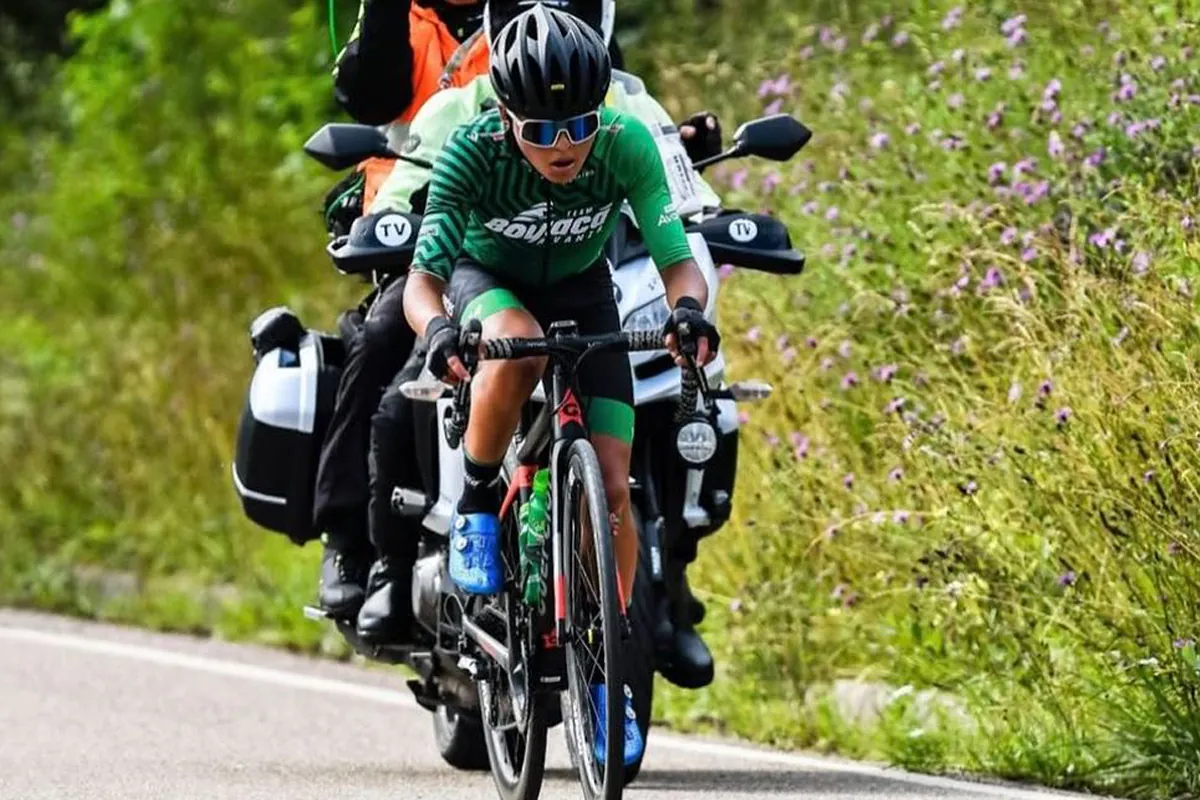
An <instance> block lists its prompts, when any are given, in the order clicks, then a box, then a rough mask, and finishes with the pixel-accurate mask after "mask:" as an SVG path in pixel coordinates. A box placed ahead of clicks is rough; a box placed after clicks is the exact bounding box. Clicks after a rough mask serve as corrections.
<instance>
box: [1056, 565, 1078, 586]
mask: <svg viewBox="0 0 1200 800" xmlns="http://www.w3.org/2000/svg"><path fill="white" fill-rule="evenodd" d="M1058 585H1059V586H1062V587H1064V588H1065V587H1067V586H1074V585H1075V570H1072V569H1069V570H1067V571H1066V572H1064V573H1063V574H1062V575H1059V576H1058Z"/></svg>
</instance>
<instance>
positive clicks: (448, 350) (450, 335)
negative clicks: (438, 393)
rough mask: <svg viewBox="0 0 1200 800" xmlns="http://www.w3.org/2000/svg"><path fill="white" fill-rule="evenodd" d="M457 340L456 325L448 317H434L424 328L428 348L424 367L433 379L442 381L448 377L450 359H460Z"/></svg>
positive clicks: (458, 335)
mask: <svg viewBox="0 0 1200 800" xmlns="http://www.w3.org/2000/svg"><path fill="white" fill-rule="evenodd" d="M459 338H460V331H459V327H458V325H457V324H456V323H455V322H454V321H453V320H451V319H449V318H448V317H434V318H433V319H431V320H429V324H428V325H426V326H425V342H426V346H427V347H428V348H429V354H428V355H427V356H426V357H425V366H427V367H428V368H429V371H430V372H432V373H433V374H434V376H435V377H437V378H439V379H442V380H444V379H445V378H446V377H448V376H449V375H450V359H451V358H454V357H455V356H458V357H459V358H461V357H462V353H461V352H460V350H459V347H458V341H459Z"/></svg>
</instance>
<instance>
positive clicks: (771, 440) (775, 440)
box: [766, 433, 781, 450]
mask: <svg viewBox="0 0 1200 800" xmlns="http://www.w3.org/2000/svg"><path fill="white" fill-rule="evenodd" d="M766 439H767V446H768V447H770V448H771V449H772V450H774V449H775V448H776V447H779V442H780V441H781V440H780V438H779V437H778V436H776V435H775V434H773V433H768V434H767V435H766Z"/></svg>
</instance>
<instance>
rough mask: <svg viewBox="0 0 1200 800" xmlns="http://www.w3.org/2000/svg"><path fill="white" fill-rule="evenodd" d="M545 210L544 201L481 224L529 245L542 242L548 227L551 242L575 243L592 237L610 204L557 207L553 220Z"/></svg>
mask: <svg viewBox="0 0 1200 800" xmlns="http://www.w3.org/2000/svg"><path fill="white" fill-rule="evenodd" d="M548 212H549V207H548V206H547V205H546V203H538V204H537V205H535V206H533V207H532V208H528V209H526V210H525V211H522V212H521V213H520V214H517V215H516V216H515V217H513V218H512V219H506V218H504V217H494V218H492V219H490V220H488V221H487V222H486V223H484V227H485V228H487V229H488V230H489V231H491V232H492V233H498V234H500V235H501V236H503V237H505V238H506V239H517V240H519V241H522V242H527V243H529V244H542V243H543V242H544V241H545V240H546V233H547V229H549V234H550V244H578V243H579V242H582V241H585V240H587V239H590V238H591V237H592V236H595V235H596V233H597V232H599V231H600V229H601V228H603V227H604V223H605V222H607V221H608V215H609V214H610V213H612V203H609V204H608V205H605V206H601V207H600V208H596V207H595V206H586V207H584V208H575V209H559V208H556V209H554V217H553V220H550V219H549V214H548Z"/></svg>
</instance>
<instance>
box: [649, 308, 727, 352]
mask: <svg viewBox="0 0 1200 800" xmlns="http://www.w3.org/2000/svg"><path fill="white" fill-rule="evenodd" d="M663 333H664V334H667V333H673V334H675V338H676V340H677V341H678V343H679V352H681V353H683V354H685V355H689V356H691V357H693V358H695V357H696V353H697V350H698V348H699V346H700V340H701V339H708V352H710V353H712V354H713V355H716V354H717V351H718V350H720V348H721V334H720V333H718V332H717V327H716V326H715V325H713V324H712V323H711V322H709V321H708V319H707V318H706V317H705V316H704V306H702V305H700V301H699V300H697V299H696V298H694V297H686V296H685V297H681V298H679V302H677V303H676V304H675V310H674V311H672V312H671V316H670V317H668V318H667V325H666V329H665V330H664V331H663Z"/></svg>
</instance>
